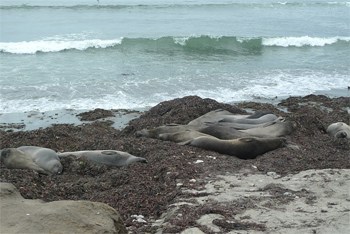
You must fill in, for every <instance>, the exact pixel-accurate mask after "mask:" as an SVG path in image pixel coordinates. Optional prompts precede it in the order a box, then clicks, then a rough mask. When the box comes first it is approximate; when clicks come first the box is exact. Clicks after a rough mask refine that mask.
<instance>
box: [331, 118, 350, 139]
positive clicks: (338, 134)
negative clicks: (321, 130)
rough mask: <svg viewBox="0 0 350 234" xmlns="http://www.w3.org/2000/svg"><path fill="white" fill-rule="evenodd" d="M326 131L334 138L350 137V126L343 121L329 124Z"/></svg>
mask: <svg viewBox="0 0 350 234" xmlns="http://www.w3.org/2000/svg"><path fill="white" fill-rule="evenodd" d="M326 132H327V133H328V135H330V136H332V137H334V138H350V126H349V125H347V124H346V123H344V122H337V123H332V124H330V125H329V126H328V127H327V130H326Z"/></svg>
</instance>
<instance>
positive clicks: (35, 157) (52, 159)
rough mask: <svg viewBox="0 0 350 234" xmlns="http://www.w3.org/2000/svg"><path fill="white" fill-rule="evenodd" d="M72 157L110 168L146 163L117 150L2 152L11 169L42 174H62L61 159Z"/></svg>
mask: <svg viewBox="0 0 350 234" xmlns="http://www.w3.org/2000/svg"><path fill="white" fill-rule="evenodd" d="M69 155H72V156H74V157H76V158H77V159H79V158H82V159H86V160H88V161H91V162H94V163H97V164H104V165H108V166H117V167H122V166H128V165H130V164H132V163H134V162H143V163H146V162H147V160H146V159H145V158H142V157H136V156H134V155H131V154H129V153H127V152H123V151H116V150H87V151H75V152H64V153H56V152H55V151H54V150H52V149H48V148H44V147H38V146H21V147H18V148H5V149H3V150H1V151H0V160H1V162H2V163H3V164H4V165H5V166H6V167H7V168H10V169H31V170H34V171H37V172H38V173H41V174H61V173H62V171H63V166H62V164H61V161H60V157H66V156H69Z"/></svg>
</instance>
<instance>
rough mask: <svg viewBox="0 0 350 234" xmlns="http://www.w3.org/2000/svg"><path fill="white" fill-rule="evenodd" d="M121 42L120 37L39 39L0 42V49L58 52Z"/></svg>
mask: <svg viewBox="0 0 350 234" xmlns="http://www.w3.org/2000/svg"><path fill="white" fill-rule="evenodd" d="M120 43H121V39H113V40H101V39H93V40H82V41H67V40H39V41H22V42H1V43H0V51H2V52H6V53H12V54H35V53H37V52H59V51H64V50H71V49H75V50H86V49H89V48H102V49H104V48H107V47H110V46H114V45H117V44H120Z"/></svg>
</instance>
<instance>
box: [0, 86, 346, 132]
mask: <svg viewBox="0 0 350 234" xmlns="http://www.w3.org/2000/svg"><path fill="white" fill-rule="evenodd" d="M309 95H325V96H327V97H329V98H337V97H350V90H349V89H332V90H328V91H317V92H314V93H311V94H309ZM305 96H308V95H304V96H285V97H272V98H261V97H256V98H254V99H252V100H241V101H237V102H229V103H227V104H231V105H237V104H240V103H255V102H256V103H265V104H272V105H274V106H275V107H277V105H278V104H279V103H280V102H281V101H283V100H285V99H287V98H290V97H301V98H302V97H305ZM149 109H151V107H148V108H139V109H136V110H126V109H111V110H106V109H103V110H106V111H110V112H111V115H112V116H104V115H101V116H100V117H99V118H98V120H99V121H107V122H110V123H111V124H112V126H113V127H114V128H115V129H117V130H122V129H123V128H125V127H126V126H127V125H128V123H129V122H130V121H131V120H133V119H135V118H138V117H140V115H142V114H143V113H144V112H145V111H148V110H149ZM95 110H102V109H99V108H97V109H91V110H87V109H83V110H77V109H58V110H52V111H44V112H40V111H28V112H17V113H0V130H3V131H13V132H16V131H32V130H38V129H42V128H47V127H52V126H53V125H55V124H71V125H73V126H78V125H82V124H88V123H91V122H93V121H91V120H90V121H88V120H82V119H80V118H79V115H81V114H83V113H88V112H93V111H95ZM246 110H247V111H248V112H249V111H250V109H248V108H247V109H246ZM279 110H281V111H286V110H284V109H282V108H279ZM348 112H350V103H349V110H348ZM96 120H97V119H96Z"/></svg>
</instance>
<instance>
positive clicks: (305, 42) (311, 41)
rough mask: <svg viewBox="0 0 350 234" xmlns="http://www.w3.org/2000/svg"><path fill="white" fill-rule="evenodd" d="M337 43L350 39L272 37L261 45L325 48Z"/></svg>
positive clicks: (349, 39)
mask: <svg viewBox="0 0 350 234" xmlns="http://www.w3.org/2000/svg"><path fill="white" fill-rule="evenodd" d="M338 41H346V42H349V41H350V37H329V38H321V37H309V36H303V37H274V38H263V40H262V44H263V45H264V46H281V47H289V46H295V47H302V46H325V45H331V44H334V43H336V42H338Z"/></svg>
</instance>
